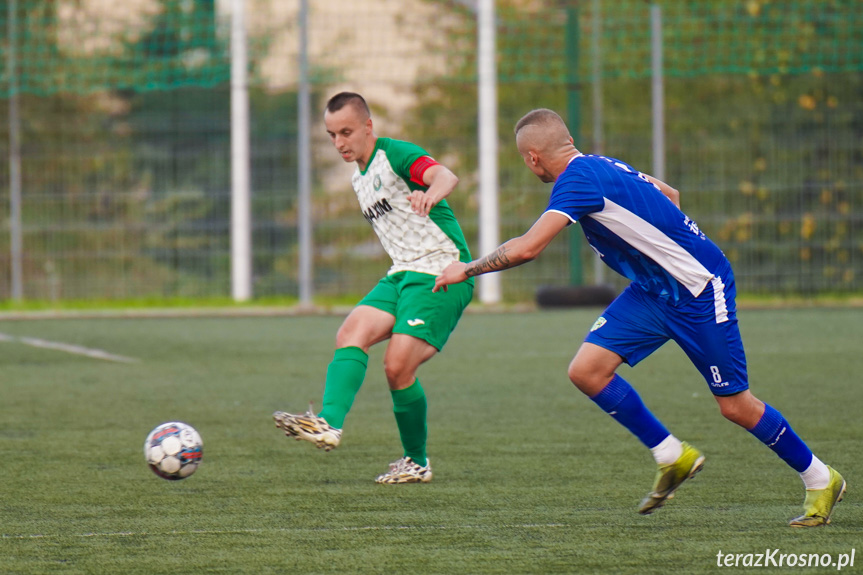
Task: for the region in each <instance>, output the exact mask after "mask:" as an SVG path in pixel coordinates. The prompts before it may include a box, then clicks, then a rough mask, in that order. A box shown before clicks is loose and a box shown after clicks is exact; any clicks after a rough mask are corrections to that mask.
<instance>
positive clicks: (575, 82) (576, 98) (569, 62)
mask: <svg viewBox="0 0 863 575" xmlns="http://www.w3.org/2000/svg"><path fill="white" fill-rule="evenodd" d="M578 12H579V11H578V2H577V0H572V1H571V2H570V3H569V6H568V7H567V9H566V85H567V88H566V95H567V98H566V100H567V116H568V124H569V133H570V134H572V137H573V139H574V140H575V146H576V147H579V145H580V144H579V134H580V132H581V83H580V81H579V77H578V42H579V39H580V34H579V27H578ZM569 283H570V284H571V285H574V286H577V285H582V284H583V283H584V272H583V269H582V261H581V233H580V232H579V230H570V231H569Z"/></svg>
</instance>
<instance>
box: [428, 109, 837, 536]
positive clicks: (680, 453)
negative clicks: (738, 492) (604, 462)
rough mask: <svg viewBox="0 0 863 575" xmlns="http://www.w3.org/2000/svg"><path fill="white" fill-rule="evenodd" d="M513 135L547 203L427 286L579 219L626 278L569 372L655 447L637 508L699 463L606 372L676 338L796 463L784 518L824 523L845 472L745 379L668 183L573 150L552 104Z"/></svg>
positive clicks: (754, 427) (657, 500)
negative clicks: (793, 502)
mask: <svg viewBox="0 0 863 575" xmlns="http://www.w3.org/2000/svg"><path fill="white" fill-rule="evenodd" d="M515 137H516V145H517V146H518V151H519V153H521V155H522V158H524V162H525V164H526V165H527V167H528V168H529V169H530V170H531V171H532V172H533V173H534V174H535V175H536V176H537V177H539V179H540V180H542V181H543V182H546V183H550V182H554V188H553V189H552V191H551V198H550V200H549V203H548V207H547V208H546V210H545V212H544V213H543V214H542V216H540V218H539V219H538V220H537V221H536V223H535V224H534V225H533V226H532V227H531V228H530V229H529V230H528V231H527V232H526V233H525V234H524V235H522V236H520V237H517V238H513V239H511V240H509V241H507V242H505V243H504V244H503V245H501V246H500V247H498V248H497V249H496V250H495V251H494V252H493V253H491V254H489V255H487V256H485V257H482V258H480V259H477V260H474V261H471V262H468V263H464V262H454V263H452V264H450V265H449V266H448V267H447V268H446V269H444V271H443V273H442V274H441V275H440V276H438V277H437V279H436V281H435V287H434V290H435V291H437V290H440V289H444V290H445V289H446V286H448V285H450V284H454V283H459V282H462V281H465V280H467V279H468V278H469V277H473V276H477V275H480V274H484V273H488V272H493V271H498V270H504V269H508V268H511V267H514V266H517V265H521V264H523V263H526V262H528V261H530V260H532V259H534V258H535V257H537V256H538V255H539V254H540V252H542V251H543V249H545V247H546V246H548V244H549V243H550V242H551V240H552V239H553V238H554V237H555V236H556V235H557V234H558V233H559V232H561V231H562V230H563V229H564V228H566V227H567V226H568V225H569V224H571V223H575V222H578V223H579V224H581V228H582V230H583V232H584V235H585V236H586V237H587V240H588V242H589V243H590V245H591V247H592V248H593V249H594V250H595V251H596V252H597V253H598V254H599V256H600V257H601V258H602V261H603V262H605V264H606V265H608V266H609V267H610V268H612V269H613V270H614V271H616V272H618V273H619V274H621V275H623V276H625V277H627V278H628V279H630V280H631V281H632V283H631V284H630V285H629V286H628V287H627V288H626V289H625V290H624V291H623V292H622V293H621V294H620V295H619V296H618V297H617V298H616V299H615V300H614V301H613V302H612V303H611V304H610V305H609V306H608V308H606V309H605V311H604V312H603V313H602V315H601V316H600V317H599V319H597V320H596V323H594V324H593V327H591V329H590V332H589V333H588V334H587V337H586V338H585V341H584V343H583V344H582V345H581V347H580V349H579V350H578V352H577V353H576V355H575V358H573V360H572V362H571V363H570V365H569V378H570V379H571V380H572V382H573V383H574V384H575V386H576V387H577V388H578V389H579V390H581V391H582V392H583V393H584V394H586V395H587V396H588V397H590V399H591V400H593V401H594V402H595V403H596V404H597V405H598V406H599V407H600V408H602V410H603V411H605V412H606V413H608V414H609V415H611V416H612V417H613V418H614V419H615V420H616V421H617V422H619V423H620V424H621V425H623V426H624V427H626V428H627V429H628V430H629V431H630V432H631V433H632V434H633V435H635V436H636V437H637V438H638V439H639V440H640V441H641V442H642V443H643V444H644V445H645V446H647V447H648V448H649V449H650V451H651V453H652V454H653V457H654V459H655V460H656V463H657V465H658V468H659V469H658V471H657V475H656V480H655V483H654V485H653V489H652V490H651V491H650V493H648V494H647V496H646V497H645V498H644V500H643V501H642V502H641V505H640V506H639V509H638V511H639V513H642V514H648V513H652V512H653V511H655V510H657V509H658V508H660V507H662V506H663V505H664V504H665V501H666V500H667V499H668V498H669V497H671V496H672V495H673V494H674V491H675V490H676V489H677V488H678V487H680V485H681V484H682V483H683V482H684V481H686V479H689V478H691V477H693V476H694V475H695V474H696V473H697V472H699V471H700V470H701V468H702V466H703V465H704V456H703V455H702V454H701V452H700V451H699V450H698V449H696V448H695V447H693V446H692V445H689V444H688V443H686V442H683V441H680V440H679V439H678V438H677V437H675V436H674V435H672V434H671V433H669V431H668V430H667V429H666V428H665V426H664V425H663V424H662V423H661V422H660V421H659V420H658V419H657V418H656V417H655V416H654V415H653V414H652V413H651V412H650V410H648V409H647V407H646V406H645V405H644V403H643V402H642V400H641V398H640V396H639V395H638V393H637V392H636V391H635V389H633V387H632V386H631V385H630V384H629V383H628V382H627V381H626V380H624V379H623V378H622V377H620V375H618V374H617V373H615V371H616V370H617V368H618V367H619V366H620V364H621V363H623V362H626V363H627V364H629V365H631V366H634V365H636V364H637V363H638V362H639V361H641V360H642V359H644V358H645V357H647V356H648V355H650V354H651V353H652V352H654V351H655V350H657V349H658V348H659V347H660V346H661V345H663V344H664V343H665V342H667V341H668V340H674V341H675V342H676V343H677V344H678V345H679V346H680V347H681V348H682V349H683V351H684V352H685V353H686V355H687V356H688V357H689V359H690V360H691V361H692V363H693V364H694V365H695V367H696V368H698V371H700V372H701V374H702V376H703V377H704V379H705V380H706V381H707V384H708V386H709V387H710V390H711V392H712V393H713V395H714V397H715V398H716V402H717V403H718V404H719V409H720V411H721V413H722V415H723V416H724V417H725V418H727V419H728V420H730V421H732V422H734V423H736V424H738V425H740V426H741V427H743V428H745V429H747V430H748V431H749V432H750V433H751V434H752V435H754V436H755V437H757V438H758V439H759V440H760V441H761V442H763V443H764V444H765V445H767V447H769V448H770V449H772V450H773V451H774V452H775V453H776V454H777V455H778V456H779V457H781V458H782V459H783V460H784V461H785V462H786V463H787V464H788V465H790V466H791V467H792V468H793V469H794V470H795V471H797V472H798V473H799V474H800V477H801V478H802V480H803V483H804V485H805V488H806V497H805V500H804V502H803V508H804V512H803V515H801V516H799V517H797V518H795V519H792V520H791V521H790V525H791V526H793V527H815V526H819V525H825V524H827V523H829V522H830V515H831V513H832V512H833V508H834V506H835V505H836V503H837V502H839V501H840V500H841V499H842V496H843V494H844V493H845V480H844V479H843V478H842V476H841V475H840V474H839V473H838V472H837V471H836V470H834V469H833V468H831V467H829V466H827V465H825V464H824V463H823V462H822V461H821V460H819V459H818V458H817V457H816V456H815V455H813V454H812V451H811V450H810V449H809V447H807V445H806V444H805V443H804V442H803V440H801V439H800V437H799V436H798V435H797V434H796V433H795V432H794V431H793V430H792V429H791V426H790V425H789V424H788V422H787V421H786V420H785V418H784V417H783V416H782V414H781V413H780V412H779V411H777V410H776V409H774V408H773V407H771V406H770V405H768V404H766V403H764V402H762V401H760V400H759V399H758V398H756V397H755V396H754V395H752V393H751V392H750V391H749V381H748V377H747V372H746V357H745V355H744V352H743V342H742V340H741V337H740V331H739V329H738V325H737V314H736V305H735V295H736V289H735V285H734V274H733V272H732V270H731V265H730V264H729V262H728V259H727V258H726V257H725V255H724V254H723V253H722V251H721V250H720V249H719V248H718V247H717V246H716V244H714V243H713V242H712V241H710V239H708V238H707V237H706V236H705V235H704V233H702V232H701V230H699V229H698V226H697V225H696V224H695V222H693V221H692V220H691V219H689V218H688V217H687V216H686V214H684V213H683V212H682V211H680V208H679V194H678V192H677V190H675V189H674V188H672V187H671V186H669V185H668V184H666V183H664V182H661V181H659V180H657V179H656V178H654V177H652V176H648V175H646V174H642V173H640V172H639V171H638V170H636V169H634V168H633V167H632V166H629V165H628V164H625V163H624V162H621V161H619V160H615V159H612V158H606V157H603V156H595V155H587V154H582V153H581V152H579V151H578V150H577V149H576V148H575V145H574V142H573V139H572V136H571V135H570V134H569V130H568V129H567V127H566V124H565V123H564V122H563V120H562V119H561V117H560V116H559V115H557V114H556V113H555V112H553V111H551V110H547V109H538V110H533V111H531V112H529V113H528V114H526V115H525V116H524V117H523V118H522V119H521V120H519V121H518V123H517V124H516V126H515Z"/></svg>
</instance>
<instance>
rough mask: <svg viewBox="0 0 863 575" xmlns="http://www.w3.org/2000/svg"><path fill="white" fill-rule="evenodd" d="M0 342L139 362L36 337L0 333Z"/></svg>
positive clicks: (105, 358)
mask: <svg viewBox="0 0 863 575" xmlns="http://www.w3.org/2000/svg"><path fill="white" fill-rule="evenodd" d="M0 341H5V342H9V343H23V344H24V345H29V346H31V347H39V348H42V349H53V350H56V351H63V352H66V353H71V354H74V355H83V356H86V357H92V358H93V359H103V360H105V361H119V362H123V363H137V362H139V361H140V360H138V359H135V358H134V357H125V356H122V355H114V354H113V353H108V352H107V351H104V350H101V349H93V348H89V347H83V346H80V345H73V344H71V343H62V342H57V341H48V340H46V339H39V338H37V337H18V336H14V335H8V334H5V333H0Z"/></svg>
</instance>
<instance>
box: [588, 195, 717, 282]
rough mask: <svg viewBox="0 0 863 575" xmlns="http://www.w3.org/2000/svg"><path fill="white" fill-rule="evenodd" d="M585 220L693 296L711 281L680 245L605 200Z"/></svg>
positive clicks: (630, 213) (647, 223) (623, 209)
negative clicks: (655, 265)
mask: <svg viewBox="0 0 863 575" xmlns="http://www.w3.org/2000/svg"><path fill="white" fill-rule="evenodd" d="M587 217H588V218H592V219H594V220H596V221H597V222H599V223H601V224H602V225H603V226H605V227H606V228H608V229H609V231H611V232H613V233H614V234H616V235H617V236H618V237H620V239H622V240H623V241H625V242H626V243H628V244H629V245H631V246H632V247H634V248H635V249H637V250H638V251H640V252H641V253H643V254H644V255H646V256H647V257H649V258H650V259H652V260H653V261H655V262H656V263H658V264H659V265H660V266H662V268H663V269H665V270H666V271H668V273H670V274H671V276H672V277H673V278H674V279H676V280H677V281H679V282H680V283H682V284H683V285H684V287H685V288H686V289H687V290H689V293H691V294H692V295H693V296H697V295H698V294H700V293H701V292H702V291H703V290H704V286H706V285H707V283H708V282H709V281H710V280H712V279H713V274H712V273H710V272H709V271H707V268H705V267H704V266H703V265H701V263H700V262H699V261H698V260H697V259H695V258H694V257H693V256H692V254H690V253H689V252H687V251H686V250H685V249H683V248H682V247H681V246H680V244H678V243H677V242H675V241H674V240H672V239H671V238H669V237H668V236H667V235H665V234H664V233H663V232H662V231H661V230H659V229H657V228H656V227H654V226H652V225H651V224H650V223H649V222H646V221H645V220H643V219H642V218H640V217H638V215H636V214H634V213H632V212H630V211H629V210H627V209H626V208H624V207H622V206H618V205H617V204H615V203H614V202H612V201H611V200H609V199H608V198H605V208H603V209H602V210H601V211H599V212H594V213H592V214H588V215H587Z"/></svg>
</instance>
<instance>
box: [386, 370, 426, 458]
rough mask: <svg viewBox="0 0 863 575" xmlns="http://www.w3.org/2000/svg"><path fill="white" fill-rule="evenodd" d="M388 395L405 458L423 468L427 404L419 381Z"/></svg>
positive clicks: (392, 391) (391, 391)
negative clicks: (390, 399)
mask: <svg viewBox="0 0 863 575" xmlns="http://www.w3.org/2000/svg"><path fill="white" fill-rule="evenodd" d="M390 393H391V394H392V396H393V413H395V416H396V423H397V424H398V426H399V435H401V438H402V446H404V448H405V456H406V457H410V458H411V459H413V460H414V461H415V462H416V463H417V464H419V465H422V466H423V467H425V466H426V464H427V463H428V460H427V459H426V440H427V439H428V427H427V426H426V411H427V407H428V404H427V403H426V394H425V392H424V391H423V388H422V386H421V385H420V380H418V379H416V380H414V382H413V384H412V385H411V386H410V387H406V388H405V389H396V390H390Z"/></svg>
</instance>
